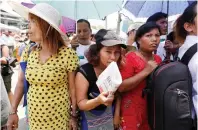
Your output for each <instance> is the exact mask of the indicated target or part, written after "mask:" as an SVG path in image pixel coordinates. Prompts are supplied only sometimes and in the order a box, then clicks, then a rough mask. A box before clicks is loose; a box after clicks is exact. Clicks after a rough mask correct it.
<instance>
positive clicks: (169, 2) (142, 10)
mask: <svg viewBox="0 0 198 130" xmlns="http://www.w3.org/2000/svg"><path fill="white" fill-rule="evenodd" d="M193 1H195V0H182V1H173V0H160V1H150V0H141V1H136V0H125V1H124V3H123V5H122V7H123V8H124V9H123V10H122V11H121V12H122V13H123V14H124V15H126V16H128V17H129V18H130V19H132V20H134V21H140V22H145V21H146V19H147V18H148V17H149V16H151V15H153V14H154V13H156V12H164V13H167V14H168V16H174V15H178V14H181V13H182V12H183V11H184V9H185V8H186V7H187V6H188V5H189V4H191V3H192V2H193Z"/></svg>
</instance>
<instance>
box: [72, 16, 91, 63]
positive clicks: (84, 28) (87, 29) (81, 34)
mask: <svg viewBox="0 0 198 130" xmlns="http://www.w3.org/2000/svg"><path fill="white" fill-rule="evenodd" d="M91 32H92V31H91V26H90V23H89V21H87V20H85V19H79V20H78V21H77V35H76V36H74V37H73V39H72V40H71V45H72V47H73V48H74V49H75V50H76V53H77V55H78V57H79V60H80V66H81V65H83V64H85V63H87V62H88V61H87V58H86V56H85V54H86V52H87V50H88V49H89V47H90V45H92V44H94V42H93V41H91V40H90V38H91Z"/></svg>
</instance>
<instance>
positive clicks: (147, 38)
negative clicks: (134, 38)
mask: <svg viewBox="0 0 198 130" xmlns="http://www.w3.org/2000/svg"><path fill="white" fill-rule="evenodd" d="M138 43H139V44H140V49H141V50H144V51H146V52H152V51H155V50H157V47H158V45H159V43H160V32H159V30H158V29H157V28H156V29H152V30H151V31H149V32H147V33H145V34H144V35H143V36H142V37H141V38H140V39H139V40H138Z"/></svg>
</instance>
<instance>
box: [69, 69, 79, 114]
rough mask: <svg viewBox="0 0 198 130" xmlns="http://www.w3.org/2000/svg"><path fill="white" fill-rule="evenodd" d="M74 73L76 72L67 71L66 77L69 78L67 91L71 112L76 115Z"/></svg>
mask: <svg viewBox="0 0 198 130" xmlns="http://www.w3.org/2000/svg"><path fill="white" fill-rule="evenodd" d="M75 74H76V72H68V79H69V91H70V95H71V102H72V114H73V116H76V110H77V105H76V94H75Z"/></svg>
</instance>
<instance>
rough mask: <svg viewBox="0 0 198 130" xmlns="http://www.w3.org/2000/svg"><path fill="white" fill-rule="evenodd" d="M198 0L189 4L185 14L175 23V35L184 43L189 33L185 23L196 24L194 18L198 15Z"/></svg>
mask: <svg viewBox="0 0 198 130" xmlns="http://www.w3.org/2000/svg"><path fill="white" fill-rule="evenodd" d="M196 5H197V1H195V2H193V3H192V4H191V5H189V6H188V7H187V8H186V9H185V10H184V12H183V14H182V15H181V16H180V17H179V18H178V19H177V20H176V25H175V28H174V30H175V37H176V40H177V41H179V42H181V43H183V42H184V40H185V39H186V36H187V35H188V32H187V31H186V30H185V28H184V24H185V23H186V22H187V23H192V24H194V19H195V17H196V15H197V11H196V10H197V9H196Z"/></svg>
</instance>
